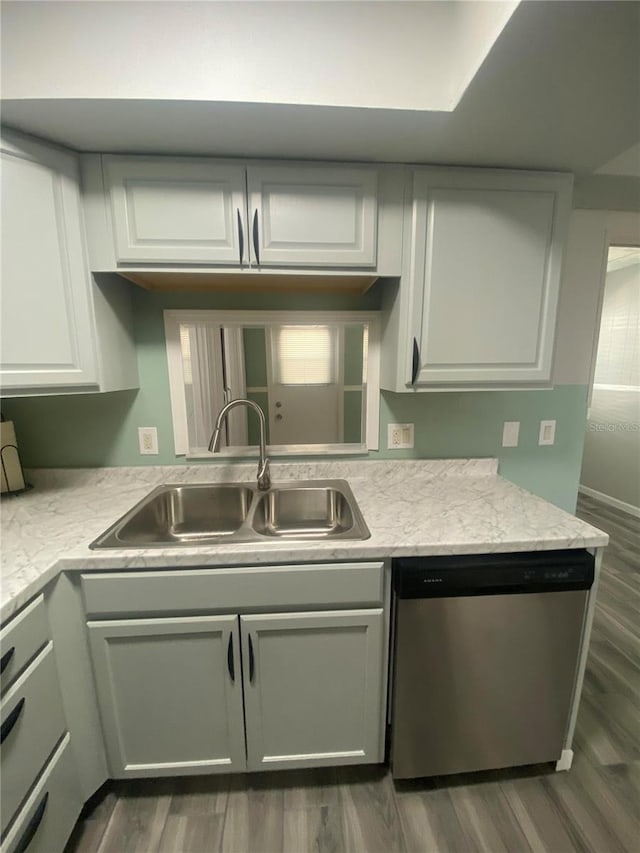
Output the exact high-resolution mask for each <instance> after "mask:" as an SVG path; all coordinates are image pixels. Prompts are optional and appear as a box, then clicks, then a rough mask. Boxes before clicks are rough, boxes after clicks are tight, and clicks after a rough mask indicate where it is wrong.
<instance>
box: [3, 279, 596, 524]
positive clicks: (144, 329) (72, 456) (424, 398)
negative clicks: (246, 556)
mask: <svg viewBox="0 0 640 853" xmlns="http://www.w3.org/2000/svg"><path fill="white" fill-rule="evenodd" d="M379 287H380V286H376V287H374V288H373V289H372V290H371V291H369V293H367V294H365V295H364V296H360V297H354V296H336V295H333V296H329V295H308V296H306V297H303V296H296V297H295V299H293V298H292V296H291V295H277V294H263V295H257V294H252V295H251V296H248V295H247V294H238V295H234V294H176V293H172V294H153V293H147V292H145V291H142V290H138V289H136V290H135V293H134V309H135V327H136V329H135V331H136V345H137V352H138V367H139V373H140V390H139V391H120V392H114V393H110V394H83V395H78V394H74V395H68V396H51V397H26V398H21V399H12V400H6V401H4V402H3V406H2V409H3V414H4V415H5V417H6V418H7V419H11V420H13V421H14V423H15V425H16V431H17V433H18V435H19V438H20V452H21V457H22V461H23V465H24V466H25V467H43V468H52V467H99V466H116V465H167V464H178V465H180V464H184V461H185V460H184V458H183V457H176V456H175V454H174V450H173V428H172V424H171V410H170V404H169V383H168V377H167V366H166V364H167V362H166V354H165V343H164V326H163V316H162V311H163V309H164V308H220V309H239V308H247V309H248V308H251V309H254V310H255V309H268V310H280V309H282V310H284V309H285V308H286V309H289V310H292V309H294V310H295V309H298V310H313V309H324V310H327V309H333V310H349V309H357V310H376V309H377V308H378V307H379V293H380V291H379ZM586 407H587V387H586V386H584V385H561V386H556V387H555V388H553V389H551V390H540V391H529V390H527V391H482V392H480V391H475V392H437V393H436V392H434V393H423V394H415V395H404V394H391V393H386V392H382V395H381V405H380V439H381V440H380V448H381V449H380V450H379V451H377V452H372V453H370V454H369V456H370V458H374V459H407V458H460V457H470V456H474V457H478V456H496V457H497V458H498V459H499V461H500V473H501V474H503V475H504V476H505V477H507V478H508V479H510V480H512V481H513V482H514V483H517V484H518V485H520V486H522V487H524V488H526V489H529V490H530V491H532V492H534V493H535V494H538V495H540V496H541V497H543V498H546V499H547V500H550V501H552V502H553V503H555V504H557V505H558V506H560V507H562V508H563V509H567V510H569V511H573V510H574V509H575V501H576V494H577V487H578V482H579V476H580V465H581V457H582V447H583V441H584V431H585V423H586ZM505 420H509V421H520V424H521V426H520V438H519V446H518V447H516V448H503V447H501V440H502V426H503V422H504V421H505ZM540 420H556V421H557V428H556V437H555V444H554V445H552V446H539V445H538V432H539V426H540ZM388 423H413V424H415V446H414V448H413V450H387V449H386V438H387V424H388ZM139 426H156V427H157V429H158V444H159V450H160V453H159V455H157V456H141V455H140V454H139V452H138V432H137V430H138V427H139Z"/></svg>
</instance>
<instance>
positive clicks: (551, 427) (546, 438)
mask: <svg viewBox="0 0 640 853" xmlns="http://www.w3.org/2000/svg"><path fill="white" fill-rule="evenodd" d="M555 440H556V422H555V421H540V434H539V435H538V444H554V443H555Z"/></svg>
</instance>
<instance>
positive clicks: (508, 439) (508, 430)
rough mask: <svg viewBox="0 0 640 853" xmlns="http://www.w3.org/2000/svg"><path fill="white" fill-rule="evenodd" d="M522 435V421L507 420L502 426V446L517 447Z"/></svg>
mask: <svg viewBox="0 0 640 853" xmlns="http://www.w3.org/2000/svg"><path fill="white" fill-rule="evenodd" d="M519 437H520V421H505V422H504V426H503V428H502V446H503V447H517V446H518V439H519Z"/></svg>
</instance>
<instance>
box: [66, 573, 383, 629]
mask: <svg viewBox="0 0 640 853" xmlns="http://www.w3.org/2000/svg"><path fill="white" fill-rule="evenodd" d="M82 589H83V593H84V600H85V608H86V613H87V616H92V617H93V616H102V617H108V616H122V615H126V614H136V615H153V616H158V615H162V614H170V615H175V614H180V613H190V614H197V613H215V612H229V610H233V611H236V612H237V611H249V610H252V611H260V610H273V608H277V609H278V612H284V611H286V610H300V609H303V610H304V609H318V608H323V607H330V608H336V607H341V606H344V607H353V606H371V607H373V606H376V605H379V604H382V598H383V563H382V562H375V563H341V564H338V563H325V564H319V565H307V566H301V565H297V566H254V567H250V568H220V569H177V570H173V571H166V572H109V573H104V574H83V575H82Z"/></svg>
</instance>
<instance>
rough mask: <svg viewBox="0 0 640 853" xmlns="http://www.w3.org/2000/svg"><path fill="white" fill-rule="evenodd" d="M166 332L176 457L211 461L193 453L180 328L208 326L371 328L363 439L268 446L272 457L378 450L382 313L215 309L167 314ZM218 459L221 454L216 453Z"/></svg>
mask: <svg viewBox="0 0 640 853" xmlns="http://www.w3.org/2000/svg"><path fill="white" fill-rule="evenodd" d="M163 314H164V327H165V340H166V350H167V366H168V371H169V393H170V398H171V417H172V421H173V439H174V449H175V453H176V456H186V457H187V458H191V459H193V458H200V459H202V458H211V457H213V456H214V454H213V453H209V452H207V451H202V452H200V451H198V452H197V453H196V452H191V451H190V450H189V435H188V429H187V407H186V401H185V395H184V375H183V370H182V350H181V346H180V325H181V324H189V323H211V325H212V326H216V327H219V326H241V327H262V326H265V325H270V324H274V325H279V326H282V325H304V324H309V325H322V324H327V325H341V326H349V325H354V324H357V323H366V324H367V325H368V327H369V332H368V349H367V355H368V358H367V382H366V386H365V388H366V395H365V396H366V404H365V406H366V418H367V420H366V435H365V440H364V442H363V443H362V444H322V445H319V444H311V445H295V449H293V446H286V447H285V446H280V445H269V454H270V455H271V456H279V455H286V456H290V455H301V454H302V455H305V456H308V455H315V454H319V455H320V454H321V455H328V454H331V455H339V454H357V453H366V452H367V451H369V450H378V448H379V428H380V314H379V313H378V312H375V311H217V310H215V309H174V308H171V309H165V311H164V312H163ZM254 453H255V448H251V447H247V448H240V449H239V448H237V447H236V448H230V449H228V450H227V449H224V450H223V451H222V455H228V456H238V457H242V456H253V455H254ZM215 455H216V456H218V455H220V454H215Z"/></svg>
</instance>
